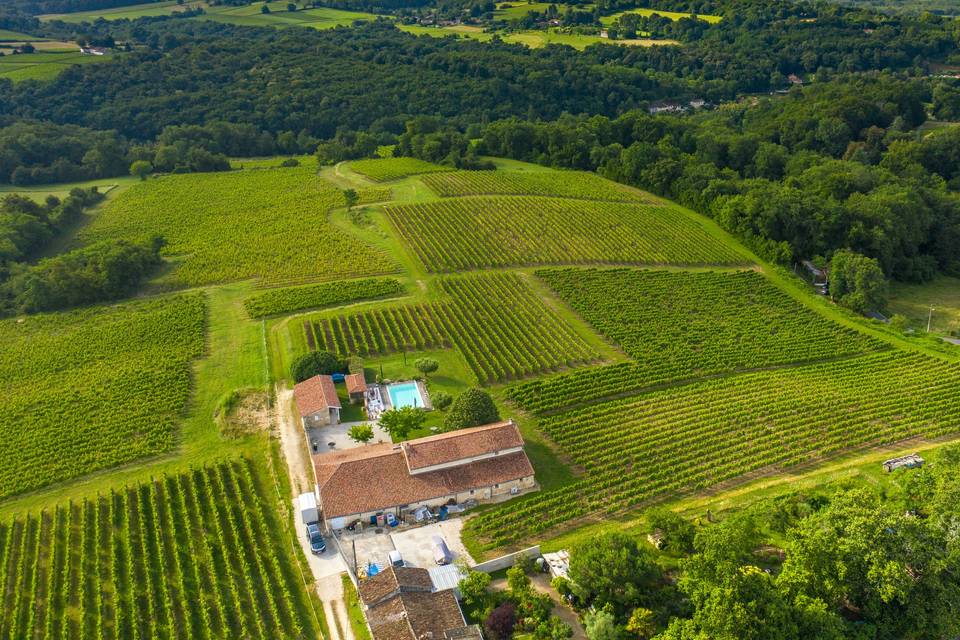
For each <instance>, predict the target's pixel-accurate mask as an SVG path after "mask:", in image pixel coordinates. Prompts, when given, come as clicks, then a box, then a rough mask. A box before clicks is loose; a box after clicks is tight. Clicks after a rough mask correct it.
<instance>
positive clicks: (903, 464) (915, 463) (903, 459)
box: [883, 453, 924, 473]
mask: <svg viewBox="0 0 960 640" xmlns="http://www.w3.org/2000/svg"><path fill="white" fill-rule="evenodd" d="M923 462H924V460H923V458H921V457H920V456H919V455H917V454H916V453H911V454H910V455H908V456H900V457H899V458H890V459H889V460H887V461H886V462H884V463H883V470H884V471H886V472H887V473H890V472H891V471H896V470H897V469H916V468H918V467H922V466H923Z"/></svg>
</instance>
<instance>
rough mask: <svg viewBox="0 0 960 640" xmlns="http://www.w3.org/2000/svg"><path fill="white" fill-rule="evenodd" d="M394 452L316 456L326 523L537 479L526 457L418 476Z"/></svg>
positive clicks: (379, 448)
mask: <svg viewBox="0 0 960 640" xmlns="http://www.w3.org/2000/svg"><path fill="white" fill-rule="evenodd" d="M395 447H396V445H391V444H380V445H370V446H366V447H357V448H356V449H351V450H349V451H343V452H338V453H325V454H320V455H316V456H314V458H313V460H314V465H315V466H316V470H317V483H318V484H319V485H320V504H321V507H322V508H323V514H324V517H325V518H328V519H329V518H337V517H341V516H350V515H355V514H359V513H365V512H368V511H380V510H382V509H389V508H391V507H397V506H400V505H406V504H410V503H413V502H421V501H423V500H432V499H435V498H442V497H444V496H448V495H451V494H454V493H460V492H463V491H469V490H470V489H481V488H484V487H489V486H491V485H495V484H502V483H505V482H510V481H511V480H518V479H520V478H526V477H529V476H532V475H533V467H532V466H531V465H530V460H529V459H528V458H527V454H525V453H524V452H523V451H518V452H516V453H508V454H505V455H500V456H496V457H492V458H486V459H484V460H478V461H476V462H473V463H471V464H467V465H463V466H459V467H455V468H452V469H441V470H438V471H427V472H424V473H418V474H416V475H413V474H411V473H410V471H409V469H407V463H406V460H405V459H404V456H403V452H402V451H401V450H400V449H399V447H396V448H395ZM353 452H356V453H353Z"/></svg>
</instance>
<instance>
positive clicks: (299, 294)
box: [243, 278, 403, 318]
mask: <svg viewBox="0 0 960 640" xmlns="http://www.w3.org/2000/svg"><path fill="white" fill-rule="evenodd" d="M402 293H403V285H402V284H400V281H399V280H396V279H395V278H367V279H365V280H342V281H339V282H323V283H319V284H312V285H307V286H303V287H291V288H287V289H269V290H267V291H264V292H263V293H259V294H257V295H255V296H252V297H250V298H247V299H246V300H244V301H243V306H244V308H246V310H247V314H248V315H249V316H250V317H251V318H264V317H267V316H273V315H279V314H283V313H290V312H293V311H300V310H301V309H317V308H320V307H335V306H338V305H342V304H347V303H349V302H357V301H359V300H372V299H374V298H387V297H390V296H398V295H400V294H402Z"/></svg>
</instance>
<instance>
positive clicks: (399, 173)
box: [349, 158, 453, 182]
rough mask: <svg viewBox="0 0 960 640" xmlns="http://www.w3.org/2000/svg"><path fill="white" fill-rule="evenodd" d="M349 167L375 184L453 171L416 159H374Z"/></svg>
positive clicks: (352, 164) (356, 162)
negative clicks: (423, 174)
mask: <svg viewBox="0 0 960 640" xmlns="http://www.w3.org/2000/svg"><path fill="white" fill-rule="evenodd" d="M349 167H350V168H351V169H352V170H354V171H356V172H357V173H359V174H360V175H362V176H366V177H368V178H370V179H371V180H373V181H375V182H389V181H391V180H399V179H400V178H406V177H407V176H415V175H418V174H421V173H437V172H440V171H453V169H451V168H450V167H442V166H440V165H438V164H433V163H431V162H427V161H426V160H418V159H416V158H375V159H372V160H354V161H353V162H351V163H350V164H349Z"/></svg>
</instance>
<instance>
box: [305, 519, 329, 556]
mask: <svg viewBox="0 0 960 640" xmlns="http://www.w3.org/2000/svg"><path fill="white" fill-rule="evenodd" d="M307 540H309V541H310V551H311V552H312V553H313V554H314V555H319V554H321V553H323V552H324V551H326V550H327V543H326V542H324V540H323V534H322V533H320V524H319V523H317V522H311V523H310V524H308V525H307Z"/></svg>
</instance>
